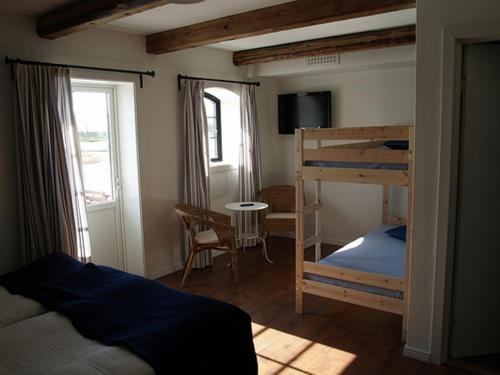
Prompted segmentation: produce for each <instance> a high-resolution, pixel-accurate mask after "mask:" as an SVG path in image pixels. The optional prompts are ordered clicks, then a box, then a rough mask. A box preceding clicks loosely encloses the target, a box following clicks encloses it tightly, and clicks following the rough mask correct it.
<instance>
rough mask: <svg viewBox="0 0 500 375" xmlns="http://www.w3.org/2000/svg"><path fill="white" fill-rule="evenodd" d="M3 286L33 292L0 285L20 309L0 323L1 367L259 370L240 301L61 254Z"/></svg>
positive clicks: (2, 281) (0, 279)
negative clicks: (186, 290)
mask: <svg viewBox="0 0 500 375" xmlns="http://www.w3.org/2000/svg"><path fill="white" fill-rule="evenodd" d="M0 285H1V286H3V287H4V288H5V289H6V290H7V291H8V292H9V293H10V294H12V295H20V296H23V297H24V298H27V299H30V300H33V303H28V302H29V301H26V300H25V299H23V298H20V297H18V296H9V295H8V293H6V292H5V290H1V292H2V293H3V294H2V295H3V298H2V299H5V300H12V301H16V303H17V305H18V306H19V307H18V308H16V312H15V313H9V314H6V318H4V321H5V323H6V324H4V326H3V328H1V329H0V373H7V374H8V373H33V372H35V373H53V374H55V373H57V374H59V373H87V370H90V367H92V368H94V369H96V371H95V373H106V374H115V373H116V374H122V373H138V374H139V373H140V374H144V373H152V372H155V373H157V374H187V373H189V374H190V373H205V372H206V373H217V374H249V375H250V374H252V375H254V374H257V358H256V354H255V349H254V345H253V336H252V329H251V319H250V316H249V315H248V314H247V313H245V312H244V311H242V310H241V309H239V308H238V307H236V306H233V305H229V304H227V303H224V302H221V301H217V300H214V299H210V298H206V297H201V296H196V295H193V294H189V293H183V292H180V291H177V290H174V289H170V288H167V287H165V286H163V285H161V284H159V283H156V282H153V281H150V280H147V279H145V278H143V277H139V276H134V275H131V274H128V273H126V272H121V271H118V270H115V269H112V268H109V267H104V266H96V265H94V264H91V263H89V264H86V265H84V264H82V263H80V262H77V261H75V260H74V259H72V258H70V257H68V256H66V255H64V254H62V253H56V254H53V255H51V256H49V257H46V258H42V259H40V260H38V261H36V262H34V263H32V264H30V265H28V266H26V267H23V268H21V269H19V270H17V271H14V272H12V273H10V274H7V275H3V276H0ZM38 304H40V305H42V306H43V308H42V307H41V306H40V305H38ZM45 309H47V310H49V311H51V312H46V310H45ZM1 317H2V314H0V318H1ZM22 318H24V320H21V319H22ZM16 320H17V322H16ZM44 327H46V328H47V329H45V328H44ZM30 332H32V333H33V335H31V336H30ZM63 332H66V333H65V334H62V333H63ZM61 334H62V335H61ZM30 340H31V341H32V340H35V341H36V342H37V343H38V345H41V347H40V348H37V349H36V350H35V349H33V350H31V349H28V348H29V347H30V345H31V346H33V347H34V348H36V347H37V344H36V343H31V344H30V342H31V341H30ZM61 340H62V341H61ZM65 340H66V341H65ZM9 343H10V344H9ZM9 345H10V347H9ZM24 347H26V348H27V350H24V349H23V348H24ZM66 349H67V350H66ZM78 353H79V354H78ZM221 353H223V354H221ZM80 354H81V355H80ZM131 356H132V357H131ZM47 358H52V360H49V361H48V362H47ZM64 358H67V359H68V361H66V360H64ZM106 358H108V359H106ZM113 358H115V359H117V360H116V361H114V362H113V361H111V359H113ZM76 362H77V363H76ZM146 364H147V365H146ZM19 365H21V366H24V365H26V366H28V367H25V368H24V370H21V369H20V368H19V367H18V366H19ZM59 365H60V366H59ZM108 365H109V366H108ZM47 366H49V367H47ZM33 369H36V371H33ZM82 369H84V371H83V370H82ZM82 371H83V372H82ZM90 373H92V372H90Z"/></svg>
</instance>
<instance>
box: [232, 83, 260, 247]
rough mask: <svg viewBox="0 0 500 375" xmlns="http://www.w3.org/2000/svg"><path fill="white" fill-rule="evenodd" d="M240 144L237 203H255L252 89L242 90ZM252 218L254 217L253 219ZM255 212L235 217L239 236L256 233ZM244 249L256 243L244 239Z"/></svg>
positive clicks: (255, 127) (257, 171)
mask: <svg viewBox="0 0 500 375" xmlns="http://www.w3.org/2000/svg"><path fill="white" fill-rule="evenodd" d="M240 106H241V141H240V157H239V173H238V200H239V201H255V200H257V197H258V195H259V192H260V190H261V188H262V172H261V160H260V137H259V124H258V121H257V100H256V95H255V86H253V85H242V87H241V98H240ZM252 215H253V216H252ZM255 215H256V213H255V212H253V213H252V212H242V213H241V215H237V226H238V233H257V234H258V233H259V228H258V227H257V228H256V227H255ZM245 241H246V242H245V246H255V244H256V241H255V240H245Z"/></svg>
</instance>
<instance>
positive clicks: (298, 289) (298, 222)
mask: <svg viewBox="0 0 500 375" xmlns="http://www.w3.org/2000/svg"><path fill="white" fill-rule="evenodd" d="M303 132H304V131H303V130H302V129H296V130H295V168H296V170H295V172H296V175H295V178H296V188H295V211H296V213H295V215H296V217H295V268H296V269H295V311H296V312H297V313H298V314H302V307H303V293H302V287H303V285H302V280H303V276H304V270H303V266H304V214H303V213H304V180H303V178H302V163H303V155H302V150H303V140H302V139H303V136H302V135H303Z"/></svg>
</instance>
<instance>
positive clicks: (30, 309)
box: [0, 286, 47, 328]
mask: <svg viewBox="0 0 500 375" xmlns="http://www.w3.org/2000/svg"><path fill="white" fill-rule="evenodd" d="M46 312H47V310H46V309H45V307H43V306H42V305H41V304H39V303H38V302H36V301H33V300H32V299H29V298H25V297H23V296H19V295H14V294H10V293H9V292H8V291H7V289H5V288H3V287H1V286H0V328H3V327H6V326H9V325H11V324H14V323H17V322H19V321H21V320H24V319H29V318H32V317H34V316H37V315H40V314H44V313H46Z"/></svg>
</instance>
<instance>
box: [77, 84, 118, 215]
mask: <svg viewBox="0 0 500 375" xmlns="http://www.w3.org/2000/svg"><path fill="white" fill-rule="evenodd" d="M73 107H74V112H75V118H76V123H77V128H78V134H79V139H80V150H81V157H82V169H83V185H84V190H85V201H86V203H87V207H92V206H96V205H103V204H109V203H115V202H116V201H117V200H118V187H119V168H118V151H117V149H118V147H117V126H116V120H115V118H116V116H115V113H116V108H115V93H114V88H113V87H104V86H91V85H73Z"/></svg>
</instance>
